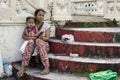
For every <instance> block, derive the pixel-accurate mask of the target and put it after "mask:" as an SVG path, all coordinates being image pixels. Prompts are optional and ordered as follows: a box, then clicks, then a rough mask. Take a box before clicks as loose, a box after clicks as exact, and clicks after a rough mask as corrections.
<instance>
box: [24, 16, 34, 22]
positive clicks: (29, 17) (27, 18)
mask: <svg viewBox="0 0 120 80" xmlns="http://www.w3.org/2000/svg"><path fill="white" fill-rule="evenodd" d="M29 19H33V20H35V18H34V17H31V16H28V17H26V22H28V20H29Z"/></svg>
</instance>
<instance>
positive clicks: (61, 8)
mask: <svg viewBox="0 0 120 80" xmlns="http://www.w3.org/2000/svg"><path fill="white" fill-rule="evenodd" d="M70 7H71V0H54V2H53V20H56V21H67V20H71V19H72V17H71V13H70Z"/></svg>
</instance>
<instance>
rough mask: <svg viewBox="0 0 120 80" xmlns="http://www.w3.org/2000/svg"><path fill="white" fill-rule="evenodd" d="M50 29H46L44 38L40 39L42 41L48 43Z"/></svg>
mask: <svg viewBox="0 0 120 80" xmlns="http://www.w3.org/2000/svg"><path fill="white" fill-rule="evenodd" d="M50 32H51V30H50V28H48V29H47V30H46V31H45V36H41V37H40V39H42V40H44V41H49V39H50Z"/></svg>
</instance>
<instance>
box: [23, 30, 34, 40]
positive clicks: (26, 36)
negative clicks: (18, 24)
mask: <svg viewBox="0 0 120 80" xmlns="http://www.w3.org/2000/svg"><path fill="white" fill-rule="evenodd" d="M22 38H23V39H24V40H30V39H35V37H30V36H28V35H27V34H26V31H25V30H24V32H23V34H22Z"/></svg>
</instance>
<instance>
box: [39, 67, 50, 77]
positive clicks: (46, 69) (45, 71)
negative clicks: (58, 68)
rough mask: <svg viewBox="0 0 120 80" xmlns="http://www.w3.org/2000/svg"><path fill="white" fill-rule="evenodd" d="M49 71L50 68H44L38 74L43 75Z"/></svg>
mask: <svg viewBox="0 0 120 80" xmlns="http://www.w3.org/2000/svg"><path fill="white" fill-rule="evenodd" d="M49 72H50V69H49V68H45V69H44V70H43V71H42V72H41V73H40V74H41V75H45V74H48V73H49Z"/></svg>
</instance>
